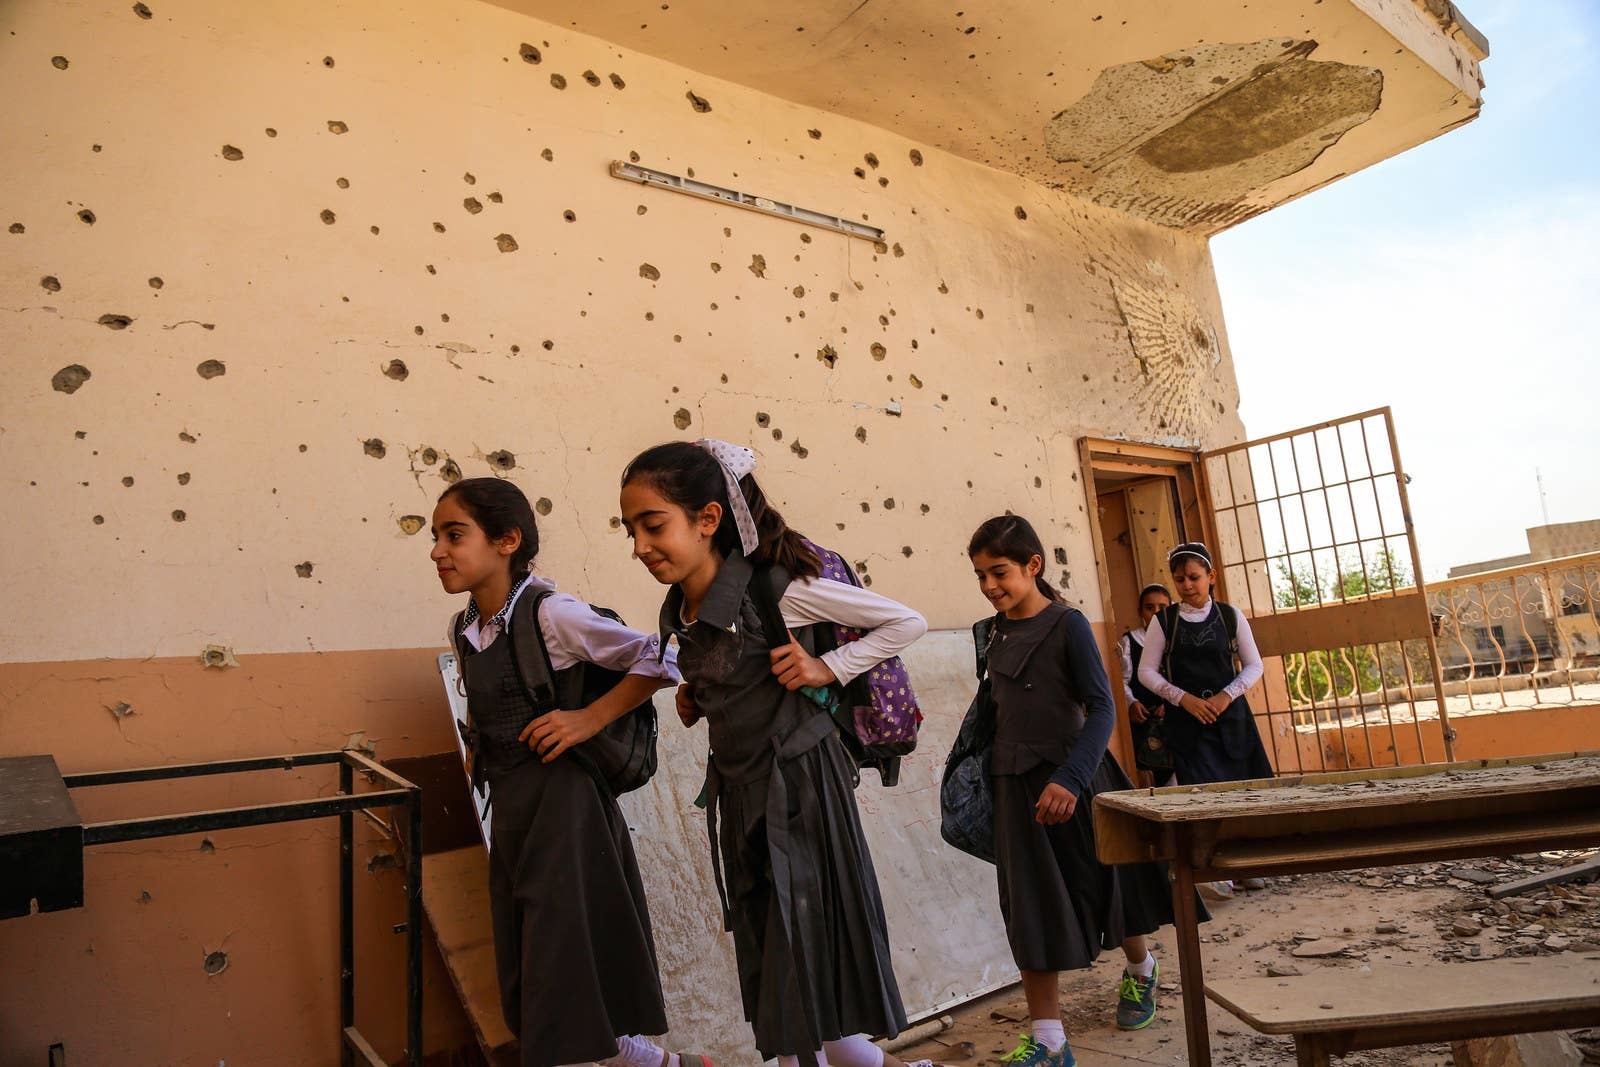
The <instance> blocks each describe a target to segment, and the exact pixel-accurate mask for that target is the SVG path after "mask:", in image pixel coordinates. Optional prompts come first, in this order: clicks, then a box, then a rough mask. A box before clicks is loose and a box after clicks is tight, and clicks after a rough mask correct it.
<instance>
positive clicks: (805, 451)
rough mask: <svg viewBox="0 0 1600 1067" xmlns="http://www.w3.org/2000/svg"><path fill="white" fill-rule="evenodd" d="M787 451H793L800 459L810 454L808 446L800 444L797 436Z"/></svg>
mask: <svg viewBox="0 0 1600 1067" xmlns="http://www.w3.org/2000/svg"><path fill="white" fill-rule="evenodd" d="M789 451H790V452H793V453H794V454H795V455H797V456H799V457H800V458H801V459H805V458H806V457H807V456H809V455H811V450H810V449H809V448H807V447H806V446H805V445H803V444H801V443H800V439H799V438H798V437H797V438H795V439H794V443H793V444H791V445H790V446H789Z"/></svg>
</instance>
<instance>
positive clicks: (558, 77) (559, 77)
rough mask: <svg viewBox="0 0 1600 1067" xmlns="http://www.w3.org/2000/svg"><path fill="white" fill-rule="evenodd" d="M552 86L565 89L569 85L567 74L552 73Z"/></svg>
mask: <svg viewBox="0 0 1600 1067" xmlns="http://www.w3.org/2000/svg"><path fill="white" fill-rule="evenodd" d="M550 87H551V88H552V89H565V88H566V87H567V76H566V75H565V74H552V75H550Z"/></svg>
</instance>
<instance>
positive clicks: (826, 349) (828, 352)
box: [817, 345, 839, 370]
mask: <svg viewBox="0 0 1600 1067" xmlns="http://www.w3.org/2000/svg"><path fill="white" fill-rule="evenodd" d="M817 359H819V360H821V361H822V362H823V363H826V364H827V365H828V369H829V370H832V369H833V365H834V364H835V363H838V362H839V353H838V352H836V351H835V350H834V347H833V346H832V345H823V346H822V347H821V348H819V349H817Z"/></svg>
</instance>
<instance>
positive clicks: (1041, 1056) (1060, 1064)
mask: <svg viewBox="0 0 1600 1067" xmlns="http://www.w3.org/2000/svg"><path fill="white" fill-rule="evenodd" d="M1000 1062H1001V1063H1005V1064H1011V1065H1012V1067H1076V1065H1077V1062H1078V1059H1077V1057H1076V1056H1074V1055H1073V1054H1072V1046H1071V1045H1069V1044H1068V1043H1067V1042H1065V1041H1063V1042H1061V1047H1060V1048H1058V1049H1056V1050H1055V1051H1054V1052H1051V1051H1050V1050H1049V1049H1047V1048H1045V1047H1044V1045H1043V1043H1041V1042H1039V1041H1036V1040H1034V1038H1033V1035H1032V1034H1023V1035H1022V1037H1021V1038H1020V1039H1019V1040H1018V1041H1017V1047H1016V1048H1014V1049H1012V1050H1011V1051H1010V1052H1008V1053H1006V1054H1005V1055H1004V1056H1001V1057H1000Z"/></svg>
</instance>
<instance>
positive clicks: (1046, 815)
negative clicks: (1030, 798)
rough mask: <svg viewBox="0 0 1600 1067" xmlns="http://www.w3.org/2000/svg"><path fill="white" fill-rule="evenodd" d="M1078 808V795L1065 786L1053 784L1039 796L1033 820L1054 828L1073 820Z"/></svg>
mask: <svg viewBox="0 0 1600 1067" xmlns="http://www.w3.org/2000/svg"><path fill="white" fill-rule="evenodd" d="M1077 807H1078V796H1077V794H1076V793H1074V792H1073V791H1072V790H1070V789H1068V788H1067V787H1066V786H1064V785H1056V783H1054V782H1051V783H1050V784H1049V785H1047V786H1045V787H1044V792H1043V793H1040V794H1039V803H1037V804H1035V805H1034V809H1033V818H1034V821H1035V822H1038V823H1041V824H1043V825H1045V826H1053V825H1054V824H1056V823H1063V822H1066V821H1067V820H1068V819H1070V818H1072V813H1073V812H1074V811H1075V810H1077Z"/></svg>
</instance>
